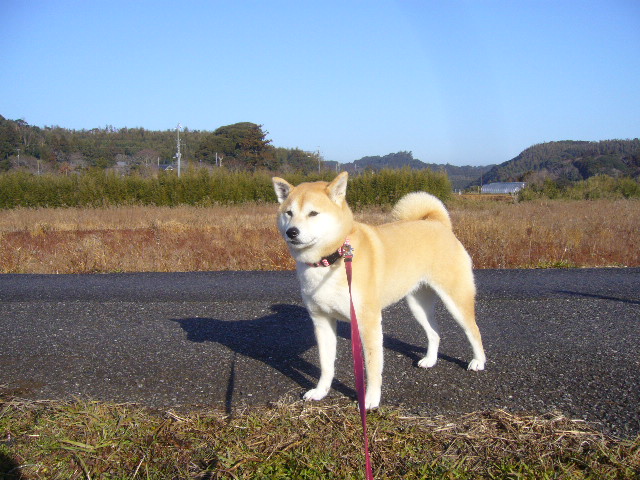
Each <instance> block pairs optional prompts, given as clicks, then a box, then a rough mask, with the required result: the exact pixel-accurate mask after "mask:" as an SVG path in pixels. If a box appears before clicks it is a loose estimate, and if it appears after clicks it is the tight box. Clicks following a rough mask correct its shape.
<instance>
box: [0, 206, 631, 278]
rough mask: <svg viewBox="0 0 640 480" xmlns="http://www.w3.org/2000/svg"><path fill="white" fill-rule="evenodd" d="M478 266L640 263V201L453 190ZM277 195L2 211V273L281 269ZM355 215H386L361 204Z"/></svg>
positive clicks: (284, 257)
mask: <svg viewBox="0 0 640 480" xmlns="http://www.w3.org/2000/svg"><path fill="white" fill-rule="evenodd" d="M448 207H449V209H450V212H451V216H452V219H453V224H454V228H455V231H456V234H457V235H458V237H459V238H460V240H461V241H462V243H463V244H464V245H465V246H466V247H467V249H468V251H469V253H470V254H471V256H472V258H473V261H474V266H475V267H476V268H517V267H524V268H541V267H542V268H543V267H605V266H640V248H639V246H640V228H639V225H640V202H638V201H634V200H597V201H538V202H523V203H513V202H512V201H505V200H504V199H501V198H487V199H483V198H482V197H475V198H474V197H470V198H469V197H466V198H465V197H456V198H454V199H453V200H452V201H451V202H449V205H448ZM275 211H276V204H275V203H274V204H251V205H241V206H224V207H222V206H221V207H207V208H199V207H176V208H169V207H136V206H132V207H117V208H116V207H114V208H102V209H73V208H71V209H45V208H39V209H14V210H2V211H0V273H105V272H150V271H159V272H169V271H207V270H288V269H293V268H294V263H293V261H292V260H291V259H290V257H289V254H288V252H287V250H286V248H285V246H284V243H283V242H282V240H281V239H280V237H279V235H278V233H277V230H276V227H275V219H274V214H275ZM356 217H357V219H358V220H359V221H364V222H367V223H373V224H378V223H383V222H385V221H388V220H389V215H388V212H387V211H385V210H383V209H367V210H364V211H361V212H358V213H357V215H356Z"/></svg>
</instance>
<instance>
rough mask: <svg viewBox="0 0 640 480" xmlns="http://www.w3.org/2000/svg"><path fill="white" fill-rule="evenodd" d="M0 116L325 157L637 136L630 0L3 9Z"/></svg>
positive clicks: (484, 158) (457, 160)
mask: <svg viewBox="0 0 640 480" xmlns="http://www.w3.org/2000/svg"><path fill="white" fill-rule="evenodd" d="M0 45H2V47H1V49H0V65H1V68H0V114H1V115H3V116H4V117H5V118H11V119H19V118H22V119H24V120H26V121H27V122H28V123H30V124H32V125H37V126H41V127H42V126H45V125H59V126H62V127H65V128H73V129H82V128H86V129H90V128H94V127H104V126H106V125H113V126H114V127H116V128H120V127H144V128H146V129H151V130H165V129H170V128H174V127H175V125H176V124H177V123H178V122H181V123H182V125H184V126H187V127H189V128H190V129H198V130H214V129H215V128H217V127H219V126H222V125H228V124H231V123H235V122H240V121H250V122H255V123H258V124H262V125H263V126H264V128H265V130H267V131H268V132H269V138H271V139H272V140H273V144H274V145H275V146H282V147H299V148H303V149H305V150H316V149H319V150H320V152H321V154H322V155H323V156H324V157H325V159H327V160H338V161H341V162H345V161H352V160H354V159H358V158H360V157H363V156H365V155H385V154H387V153H391V152H397V151H400V150H410V151H412V152H413V154H414V156H415V157H416V158H419V159H420V160H423V161H425V162H434V163H451V164H454V165H486V164H489V163H501V162H503V161H506V160H509V159H511V158H513V157H514V156H516V155H517V154H518V153H520V151H522V150H523V149H525V148H527V147H529V146H531V145H533V144H536V143H541V142H545V141H552V140H565V139H571V140H604V139H611V138H636V137H638V136H640V1H638V0H628V1H622V0H602V1H588V0H584V1H562V0H555V1H544V0H536V1H528V0H523V1H517V0H511V1H489V0H487V1H483V0H473V1H455V0H442V1H409V0H407V1H400V0H397V1H369V2H365V1H322V2H307V1H279V0H269V1H257V0H256V1H235V2H221V1H201V2H194V1H182V2H176V1H173V2H165V1H157V0H156V1H138V0H136V1H132V0H127V1H126V2H125V1H120V0H112V1H109V2H104V1H99V0H91V1H87V0H82V1H77V2H75V1H55V0H49V1H28V2H27V1H24V0H0Z"/></svg>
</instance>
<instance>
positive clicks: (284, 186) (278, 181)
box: [271, 177, 293, 203]
mask: <svg viewBox="0 0 640 480" xmlns="http://www.w3.org/2000/svg"><path fill="white" fill-rule="evenodd" d="M271 181H272V182H273V189H274V190H275V191H276V196H277V197H278V202H280V203H282V202H284V201H285V200H286V199H287V197H288V196H289V194H290V193H291V190H293V185H291V184H290V183H289V182H287V181H286V180H285V179H283V178H280V177H273V178H272V179H271Z"/></svg>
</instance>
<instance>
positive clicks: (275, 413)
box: [0, 398, 640, 479]
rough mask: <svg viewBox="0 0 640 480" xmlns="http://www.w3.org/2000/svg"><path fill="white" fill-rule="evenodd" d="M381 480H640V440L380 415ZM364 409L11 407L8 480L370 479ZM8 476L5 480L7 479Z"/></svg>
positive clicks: (5, 433)
mask: <svg viewBox="0 0 640 480" xmlns="http://www.w3.org/2000/svg"><path fill="white" fill-rule="evenodd" d="M369 432H370V437H371V452H372V461H373V467H374V474H375V477H376V478H378V479H391V478H398V479H477V478H486V479H493V478H510V479H511V478H513V479H541V478H542V479H544V478H553V479H560V478H562V479H573V478H575V479H632V478H640V476H639V473H638V472H639V471H640V438H638V439H636V440H635V441H625V440H620V439H615V438H612V437H609V436H607V435H605V434H603V433H601V432H599V431H597V430H594V429H593V428H591V427H589V426H588V425H586V424H585V423H584V422H576V421H571V420H569V419H567V418H565V417H564V416H562V415H559V414H547V415H542V416H522V415H520V416H519V415H514V414H510V413H507V412H505V411H501V410H498V411H489V412H476V413H473V414H469V415H465V416H460V417H457V418H443V417H434V418H424V417H416V416H410V415H403V413H402V412H400V411H399V410H395V409H386V408H383V409H381V410H379V411H375V412H372V413H371V414H370V415H369ZM363 465H364V455H363V453H362V440H361V427H360V424H359V416H358V413H357V407H356V406H355V405H354V404H350V403H347V402H346V401H342V402H338V403H335V404H326V403H325V404H320V406H318V405H317V404H315V405H310V404H304V403H301V402H283V403H281V404H278V405H273V406H271V407H262V408H252V409H247V410H245V411H242V412H239V413H237V414H235V415H233V416H232V417H230V416H227V415H225V414H223V413H222V412H219V411H215V410H207V409H192V410H189V411H184V412H183V411H180V412H176V411H173V410H169V411H158V410H152V409H148V408H143V407H140V406H137V405H133V404H107V403H99V402H93V401H86V400H77V401H74V402H69V403H63V402H31V401H26V400H18V399H15V398H5V399H4V400H2V401H1V402H0V478H5V479H25V478H28V479H45V478H46V479H97V478H100V479H188V478H193V479H218V478H221V479H222V478H224V479H249V478H251V479H360V478H364V470H363ZM3 475H4V476H3Z"/></svg>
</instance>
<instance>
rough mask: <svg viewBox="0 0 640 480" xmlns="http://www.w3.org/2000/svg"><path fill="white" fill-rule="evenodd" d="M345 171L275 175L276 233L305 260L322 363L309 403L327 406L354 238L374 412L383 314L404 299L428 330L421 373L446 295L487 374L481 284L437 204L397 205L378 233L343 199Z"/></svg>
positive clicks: (407, 201)
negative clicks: (437, 305) (437, 307)
mask: <svg viewBox="0 0 640 480" xmlns="http://www.w3.org/2000/svg"><path fill="white" fill-rule="evenodd" d="M347 178H348V174H347V172H343V173H341V174H340V175H338V176H337V177H336V178H335V179H334V180H333V181H332V182H330V183H328V182H310V183H302V184H300V185H298V186H293V185H291V184H289V183H288V182H287V181H286V180H283V179H282V178H278V177H274V178H273V186H274V189H275V192H276V196H277V197H278V201H279V202H280V208H279V210H278V215H277V223H278V229H279V230H280V232H281V234H282V236H283V238H284V240H285V241H286V242H287V246H288V247H289V251H290V252H291V255H292V256H293V258H294V259H295V260H296V262H297V274H298V279H299V281H300V288H301V292H302V298H303V300H304V303H305V305H306V307H307V310H308V311H309V315H310V316H311V319H312V320H313V325H314V331H315V336H316V341H317V342H318V351H319V356H320V370H321V374H320V379H319V381H318V384H317V386H316V388H314V389H312V390H309V391H308V392H307V393H306V394H305V395H304V399H305V400H321V399H322V398H324V397H325V396H326V395H327V393H328V392H329V388H330V387H331V382H332V381H333V377H334V363H335V356H336V320H337V319H340V320H346V321H349V320H350V307H349V289H348V286H347V278H346V274H345V268H344V264H343V262H344V259H343V258H342V251H343V249H342V247H343V245H344V244H345V239H348V240H349V242H350V244H351V246H352V247H353V249H354V251H355V255H354V257H353V282H352V293H353V303H354V307H355V311H356V315H357V318H358V325H359V328H360V333H361V337H362V345H363V349H364V354H365V366H366V372H367V375H366V378H367V392H366V398H365V405H366V407H367V408H368V409H372V408H376V407H378V406H379V404H380V395H381V386H382V364H383V358H382V357H383V348H382V313H381V312H382V309H383V308H385V307H386V306H388V305H391V304H392V303H395V302H397V301H399V300H400V299H401V298H403V297H404V298H405V299H406V301H407V304H408V306H409V309H410V310H411V312H412V313H413V315H414V316H415V318H416V320H417V321H418V322H419V323H420V325H422V327H423V328H424V330H425V332H426V334H427V339H428V348H427V354H426V356H425V357H424V358H423V359H422V360H420V362H419V363H418V365H419V366H420V367H423V368H429V367H433V366H434V365H435V364H436V361H437V359H438V346H439V343H440V336H439V335H438V326H437V323H436V321H435V319H434V302H435V300H436V295H438V296H439V297H440V298H441V299H442V301H443V303H444V305H445V306H446V307H447V309H448V310H449V312H450V313H451V315H452V316H453V318H455V320H456V321H457V322H458V324H460V326H461V327H462V328H463V330H464V332H465V334H466V336H467V338H468V340H469V342H470V343H471V348H472V349H473V359H472V360H471V361H470V362H469V365H468V369H469V370H483V369H484V365H485V354H484V350H483V347H482V339H481V337H480V331H479V330H478V327H477V325H476V321H475V293H476V289H475V283H474V279H473V271H472V267H471V258H470V257H469V255H468V254H467V252H466V250H465V249H464V247H463V246H462V244H461V243H460V242H459V241H458V239H457V238H456V237H455V235H454V234H453V231H452V229H451V221H450V219H449V214H448V213H447V210H446V209H445V207H444V205H443V204H442V202H440V200H438V199H437V198H436V197H434V196H432V195H430V194H428V193H425V192H416V193H410V194H408V195H406V196H405V197H403V198H402V199H401V200H400V201H399V202H398V203H397V204H396V206H395V208H394V210H393V216H394V217H395V219H396V221H394V222H392V223H387V224H384V225H380V226H375V227H374V226H369V225H365V224H362V223H358V222H355V221H354V219H353V214H352V213H351V210H350V208H349V206H348V205H347V202H346V200H345V195H346V192H347Z"/></svg>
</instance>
